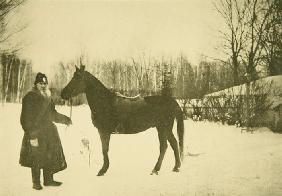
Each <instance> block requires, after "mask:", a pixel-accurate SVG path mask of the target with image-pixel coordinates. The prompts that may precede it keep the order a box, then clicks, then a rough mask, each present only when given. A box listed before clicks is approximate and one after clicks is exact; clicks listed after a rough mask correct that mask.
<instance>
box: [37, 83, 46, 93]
mask: <svg viewBox="0 0 282 196" xmlns="http://www.w3.org/2000/svg"><path fill="white" fill-rule="evenodd" d="M36 87H37V89H38V90H40V91H43V92H45V91H46V89H47V83H46V82H38V83H37V84H36Z"/></svg>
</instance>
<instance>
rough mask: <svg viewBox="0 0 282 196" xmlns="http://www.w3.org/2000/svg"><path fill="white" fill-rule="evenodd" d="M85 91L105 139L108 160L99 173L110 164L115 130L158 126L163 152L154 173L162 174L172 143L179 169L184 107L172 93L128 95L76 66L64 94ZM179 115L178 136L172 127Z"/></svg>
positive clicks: (133, 130) (123, 131)
mask: <svg viewBox="0 0 282 196" xmlns="http://www.w3.org/2000/svg"><path fill="white" fill-rule="evenodd" d="M80 93H85V94H86V97H87V101H88V104H89V107H90V109H91V117H92V122H93V124H94V126H95V127H97V129H98V131H99V134H100V139H101V142H102V150H103V156H104V164H103V166H102V168H101V169H100V171H99V173H98V176H101V175H104V174H105V173H106V171H107V170H108V168H109V157H108V151H109V142H110V137H111V134H117V133H118V134H135V133H139V132H142V131H145V130H147V129H149V128H151V127H156V128H157V131H158V138H159V142H160V154H159V158H158V161H157V163H156V165H155V167H154V169H153V171H152V173H151V174H158V171H159V170H160V168H161V164H162V161H163V158H164V155H165V152H166V149H167V141H168V142H169V143H170V145H171V147H172V149H173V151H174V156H175V166H174V168H173V171H175V172H178V171H179V168H180V166H181V160H180V157H181V158H182V157H183V136H184V123H183V114H182V110H181V108H180V107H179V105H178V103H177V102H176V101H175V100H174V99H173V98H171V97H168V96H147V97H140V96H137V97H134V98H133V97H132V98H129V97H125V96H121V95H118V94H117V93H114V92H112V91H111V90H109V89H107V88H106V87H105V86H104V85H103V84H102V83H101V82H100V81H99V80H98V79H97V78H96V77H94V76H93V75H91V74H90V73H89V72H87V71H85V70H84V66H82V67H81V68H80V69H79V68H77V67H76V71H75V73H74V75H73V78H72V79H71V81H70V82H69V83H68V84H67V86H66V87H65V88H64V89H63V90H62V94H61V96H62V98H63V99H69V98H71V97H73V96H76V95H78V94H80ZM175 118H176V119H177V134H178V138H179V147H180V153H179V150H178V144H177V140H176V138H175V137H174V135H173V132H172V128H173V123H174V119H175Z"/></svg>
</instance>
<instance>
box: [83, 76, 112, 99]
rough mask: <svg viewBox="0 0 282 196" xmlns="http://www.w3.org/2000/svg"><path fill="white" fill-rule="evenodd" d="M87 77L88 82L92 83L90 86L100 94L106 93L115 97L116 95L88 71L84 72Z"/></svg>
mask: <svg viewBox="0 0 282 196" xmlns="http://www.w3.org/2000/svg"><path fill="white" fill-rule="evenodd" d="M84 72H85V76H86V81H87V82H89V83H90V85H92V86H94V87H95V88H96V89H97V90H98V91H99V92H100V93H103V94H104V93H105V94H106V95H108V96H115V93H113V92H112V91H110V90H109V89H108V88H107V87H106V86H105V85H104V84H103V83H102V82H101V81H100V80H99V79H98V78H96V77H95V76H93V75H92V74H91V73H89V72H88V71H84Z"/></svg>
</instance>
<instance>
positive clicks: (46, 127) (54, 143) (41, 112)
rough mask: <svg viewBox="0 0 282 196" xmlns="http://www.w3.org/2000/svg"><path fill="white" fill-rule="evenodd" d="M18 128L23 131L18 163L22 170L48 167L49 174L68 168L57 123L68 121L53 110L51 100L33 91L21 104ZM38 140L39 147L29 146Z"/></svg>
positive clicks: (53, 106)
mask: <svg viewBox="0 0 282 196" xmlns="http://www.w3.org/2000/svg"><path fill="white" fill-rule="evenodd" d="M20 120H21V125H22V128H23V130H24V136H23V140H22V147H21V152H20V161H19V163H20V164H21V165H22V166H24V167H35V166H37V167H40V168H48V170H50V171H51V172H52V173H56V172H58V171H61V170H63V169H65V168H66V167H67V163H66V160H65V156H64V152H63V148H62V145H61V140H60V138H59V134H58V130H57V127H56V125H55V124H54V123H53V122H56V123H64V124H66V123H67V122H68V121H69V118H68V117H67V116H65V115H63V114H60V113H58V112H57V111H56V110H55V105H54V103H53V102H52V100H51V99H50V98H46V97H44V96H43V95H41V93H40V92H39V91H38V90H36V89H35V88H34V89H33V90H32V91H30V92H28V93H27V94H26V95H25V96H24V98H23V101H22V111H21V119H20ZM34 138H37V139H38V143H39V146H38V147H33V146H31V145H30V139H34Z"/></svg>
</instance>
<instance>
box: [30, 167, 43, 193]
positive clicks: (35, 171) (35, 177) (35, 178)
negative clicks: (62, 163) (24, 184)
mask: <svg viewBox="0 0 282 196" xmlns="http://www.w3.org/2000/svg"><path fill="white" fill-rule="evenodd" d="M31 176H32V182H33V186H32V188H34V189H35V190H41V189H42V186H41V184H40V168H37V167H33V168H31Z"/></svg>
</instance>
